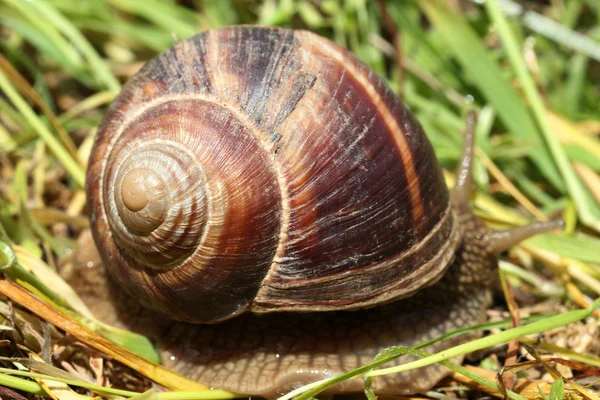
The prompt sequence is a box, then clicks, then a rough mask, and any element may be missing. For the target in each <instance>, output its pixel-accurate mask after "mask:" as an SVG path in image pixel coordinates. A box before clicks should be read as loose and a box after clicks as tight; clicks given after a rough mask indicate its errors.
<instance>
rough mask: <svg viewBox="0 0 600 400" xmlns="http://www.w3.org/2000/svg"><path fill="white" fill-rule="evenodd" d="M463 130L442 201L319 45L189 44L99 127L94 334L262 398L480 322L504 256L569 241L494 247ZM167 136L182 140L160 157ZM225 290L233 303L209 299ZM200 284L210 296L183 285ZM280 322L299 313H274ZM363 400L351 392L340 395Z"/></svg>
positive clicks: (344, 69) (263, 33)
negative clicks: (108, 331) (126, 337)
mask: <svg viewBox="0 0 600 400" xmlns="http://www.w3.org/2000/svg"><path fill="white" fill-rule="evenodd" d="M263 59H264V60H263ZM268 60H274V61H268ZM261 71H263V72H262V73H261ZM209 95H210V96H209ZM468 122H469V128H468V129H467V134H466V137H465V148H464V151H463V156H462V159H461V162H460V165H459V168H458V173H457V178H458V179H457V185H456V187H455V189H454V191H453V193H452V196H449V194H448V191H447V189H446V187H445V186H444V183H443V180H442V175H441V171H440V169H439V166H438V165H437V161H436V159H435V155H434V154H433V152H432V149H431V146H430V144H429V142H428V141H427V139H426V137H425V136H424V134H423V132H422V130H421V128H420V127H419V125H418V123H416V122H415V121H414V119H413V118H412V117H411V116H410V114H409V113H408V111H407V110H406V109H405V108H404V107H403V106H402V104H401V103H400V102H399V100H397V99H396V98H395V97H394V96H393V95H392V94H391V93H390V91H389V90H388V89H387V88H385V86H384V85H383V83H382V82H381V81H380V80H379V78H377V77H376V76H374V75H373V73H372V72H371V71H370V70H368V69H367V68H366V67H364V66H363V65H362V64H360V63H359V62H358V61H356V60H355V59H354V58H353V57H352V56H351V55H350V54H349V53H347V52H345V51H343V50H341V49H339V48H338V47H337V46H334V45H333V44H331V43H330V42H328V41H326V40H325V39H321V38H318V37H317V36H315V35H312V34H310V33H307V32H292V31H287V30H280V29H266V28H250V27H241V28H229V29H224V30H219V31H210V32H207V33H205V34H203V35H199V36H197V37H195V38H192V39H189V40H187V41H184V42H181V43H180V44H179V45H177V46H176V47H175V48H174V49H173V50H171V51H169V52H167V53H165V54H163V55H161V56H160V57H159V58H157V59H155V60H153V61H151V62H150V63H148V64H147V66H146V67H145V68H144V69H143V70H142V71H141V72H140V73H139V74H138V75H136V77H134V78H133V79H132V81H131V82H130V83H129V84H128V85H127V87H126V88H125V90H124V92H123V93H122V94H121V96H120V97H119V98H118V99H117V100H116V102H115V103H114V104H113V106H112V107H111V108H110V110H109V112H108V114H107V117H106V119H105V121H104V123H103V125H102V127H101V130H100V133H99V137H98V140H97V142H96V144H95V148H94V154H93V156H92V158H91V162H90V169H89V173H88V186H87V194H88V196H89V199H90V205H91V209H92V227H93V228H94V232H93V233H94V239H95V242H96V244H97V246H98V248H99V251H100V254H101V256H102V260H103V263H104V264H106V266H107V267H108V270H109V272H110V276H111V277H112V278H113V279H112V280H111V279H108V276H107V275H106V274H105V272H104V269H102V268H87V267H83V268H81V269H79V270H78V272H77V274H76V275H75V277H74V278H72V279H71V283H72V284H73V286H74V287H76V288H77V289H78V291H79V292H80V294H81V296H82V297H83V299H84V300H86V302H87V303H88V304H89V305H90V307H91V308H92V310H93V311H94V313H95V314H96V315H97V316H98V317H99V318H101V319H103V320H105V321H106V322H108V323H111V324H115V325H118V326H121V327H124V328H127V329H130V330H133V331H136V332H139V333H142V334H144V335H147V336H149V337H150V338H152V339H153V340H154V341H155V342H156V344H157V346H158V348H159V349H160V351H161V353H162V355H163V362H164V363H165V364H166V365H167V366H169V367H171V368H173V369H175V370H176V371H179V372H181V373H183V374H185V375H186V376H188V377H190V378H193V379H196V380H198V381H199V382H201V383H204V384H206V385H208V386H211V387H215V388H221V389H227V390H230V391H232V392H236V393H240V394H246V395H259V396H265V397H273V396H276V395H278V394H281V393H284V392H286V391H288V390H290V389H291V388H293V387H295V386H299V385H301V384H304V383H309V382H312V381H315V380H317V379H320V378H323V377H330V376H334V375H337V374H340V373H343V372H347V371H349V370H351V369H354V368H357V367H359V366H361V365H364V364H366V363H368V362H369V361H371V360H372V359H373V357H375V356H376V355H377V354H378V353H379V352H380V351H382V350H384V349H386V348H388V347H390V346H394V345H403V346H412V345H415V344H418V343H420V342H422V341H425V340H428V339H433V338H438V337H439V336H441V335H443V334H445V333H448V332H451V331H453V330H455V329H458V328H464V327H467V326H471V325H475V324H479V323H482V322H484V321H485V317H486V310H487V308H488V307H489V306H490V304H491V298H492V295H491V286H492V282H493V280H494V279H493V278H494V275H495V270H496V256H497V254H499V253H500V252H502V251H504V250H506V249H507V248H509V247H510V246H511V245H512V244H514V243H516V242H518V241H520V240H522V239H524V238H526V237H528V236H531V235H533V234H536V233H540V232H543V231H547V230H549V229H551V228H553V227H556V224H532V225H530V226H527V227H523V228H516V229H514V230H511V231H509V232H495V231H492V230H490V229H488V228H486V227H485V226H484V225H483V224H482V223H481V221H479V220H478V219H477V218H476V217H475V216H474V215H473V214H472V212H471V210H470V208H469V206H468V201H469V195H470V191H471V162H472V156H473V137H474V134H473V131H474V122H473V119H472V118H471V119H469V120H468ZM169 132H170V133H172V132H175V136H176V137H177V141H173V140H172V139H168V140H165V139H164V137H165V136H164V135H165V134H167V136H166V137H169V136H168V135H169ZM230 140H232V141H231V142H230ZM198 153H200V154H201V157H199V156H198ZM140 154H141V155H143V156H144V157H142V158H141V159H140V158H138V156H139V155H140ZM197 159H201V160H203V161H202V163H196V162H195V161H196V160H197ZM145 160H150V161H149V162H148V161H145ZM234 161H235V162H234ZM213 162H215V163H214V164H213ZM190 171H191V172H190ZM227 176H232V177H233V181H230V180H228V179H229V178H226V177H227ZM256 182H258V183H256ZM173 185H174V186H173ZM255 185H258V186H255ZM180 200H181V201H183V203H178V201H180ZM182 204H183V205H182ZM232 215H233V216H235V217H232ZM259 217H260V218H261V219H259ZM261 221H262V222H261ZM123 227H127V229H124V230H120V229H121V228H123ZM114 228H118V229H114ZM172 228H176V229H172ZM363 228H364V229H363ZM198 239H200V243H201V244H200V245H198ZM150 243H152V245H153V246H156V247H153V246H150ZM81 247H82V248H86V247H89V246H88V245H86V244H83V245H81ZM172 247H176V248H177V250H178V251H179V252H171V250H172ZM221 251H224V252H221ZM192 260H193V261H194V263H195V262H196V261H198V260H200V261H210V262H209V263H208V264H200V266H198V264H194V263H192ZM80 264H82V265H88V260H87V259H85V258H84V259H82V260H81V261H80ZM265 266H266V267H267V269H262V268H263V267H265ZM292 267H293V268H292ZM294 268H295V269H294ZM344 268H346V270H344ZM242 269H243V270H244V272H246V273H249V274H250V277H251V278H254V279H251V281H252V282H251V284H248V283H247V282H246V281H244V280H243V279H245V278H242V277H240V276H238V275H237V273H239V272H240V270H242ZM198 271H202V272H203V273H206V274H207V275H205V276H206V278H198V276H199V275H197V274H198V273H199V272H198ZM265 271H267V272H265ZM293 271H295V272H293ZM344 271H347V272H344ZM444 271H445V272H446V273H445V274H444V273H443V272H444ZM265 274H266V277H267V278H268V280H266V281H265V280H264V279H265ZM396 278H397V279H398V281H396V280H395V279H396ZM227 279H230V280H231V281H232V282H233V283H231V284H225V286H221V289H219V290H221V291H219V290H217V289H215V287H216V286H215V287H213V286H210V285H223V282H226V281H227ZM198 280H200V282H199V283H200V284H201V285H200V286H201V288H200V289H201V290H200V289H199V292H198V293H196V292H194V290H195V289H192V288H190V287H189V286H185V285H184V284H185V283H190V282H193V283H194V284H197V283H198V282H197V281H198ZM328 280H329V281H328ZM304 281H306V282H307V283H306V286H302V283H303V282H304ZM254 282H259V285H258V286H255V285H254ZM398 282H400V283H398ZM117 284H118V285H119V286H118V287H117ZM202 284H203V285H204V286H203V285H202ZM352 284H353V285H354V286H353V285H352ZM238 285H239V286H240V287H238ZM121 287H125V289H126V291H127V292H129V293H130V294H133V297H134V298H135V299H136V300H140V299H141V300H142V303H146V304H145V305H147V306H148V305H149V306H152V307H153V308H155V309H157V310H158V311H161V312H163V313H169V314H170V315H171V316H173V317H174V318H178V319H182V320H187V321H190V320H212V321H215V320H219V319H225V318H227V317H230V316H231V315H235V314H239V313H241V312H242V311H244V310H245V309H250V310H251V311H254V313H243V315H239V316H237V317H236V318H232V319H229V320H227V321H223V322H221V323H220V324H218V325H216V324H212V325H194V324H189V323H185V322H174V321H171V320H169V319H168V318H165V317H157V315H156V314H155V313H154V312H153V311H150V310H148V309H146V308H143V307H142V306H141V305H140V303H139V302H137V301H134V300H133V299H132V297H130V296H127V295H126V294H125V293H124V291H123V290H122V289H121ZM223 287H224V288H225V291H223ZM284 294H288V295H289V297H285V295H284ZM254 295H256V297H255V298H254V300H252V298H251V296H254ZM409 295H410V296H409ZM403 296H409V297H406V298H402V299H398V298H399V297H403ZM211 298H212V299H211ZM230 299H233V300H234V301H233V302H228V301H227V300H230ZM393 299H396V301H391V300H393ZM163 300H166V303H164V304H163V303H162V301H163ZM208 300H215V301H216V303H207V301H208ZM241 300H243V301H241ZM377 302H382V303H385V304H382V305H378V306H377V307H371V306H375V305H376V303H377ZM232 304H233V305H234V306H236V307H232ZM365 306H368V307H371V308H367V309H360V310H354V311H330V312H313V313H293V312H289V311H291V310H303V311H308V310H324V309H338V310H339V309H344V308H348V309H354V308H359V307H365ZM213 309H214V310H213ZM274 309H277V310H287V311H288V312H278V313H275V312H273V313H266V312H267V311H272V310H274ZM207 311H210V312H211V313H208V312H207ZM213 311H214V312H213ZM261 313H262V314H261ZM474 335H476V334H474V333H469V334H463V335H460V336H455V337H452V338H450V339H447V340H445V341H443V342H436V343H434V344H432V345H429V346H427V347H425V348H424V349H423V350H424V351H427V352H437V351H440V350H443V349H446V348H449V347H452V346H454V345H456V344H458V343H463V342H465V341H467V340H469V339H471V338H472V337H473V336H474ZM409 358H410V356H405V357H400V358H399V359H396V360H394V361H391V362H390V363H389V365H392V364H394V365H395V364H400V363H403V362H405V361H406V360H407V359H409ZM447 373H448V371H446V370H444V369H443V367H441V366H439V365H434V366H429V367H425V368H421V369H417V370H413V371H409V372H405V373H400V374H394V375H390V376H385V377H379V378H376V379H375V380H374V384H373V388H374V390H375V392H376V393H378V394H407V393H415V392H423V391H426V390H428V389H429V388H431V386H433V385H434V384H435V383H436V382H438V381H439V380H440V379H441V378H443V377H444V376H445V375H446V374H447ZM362 387H363V381H362V380H361V379H353V380H350V381H347V382H344V383H341V384H338V385H337V386H335V387H333V388H332V389H331V392H332V393H345V392H356V391H361V390H362Z"/></svg>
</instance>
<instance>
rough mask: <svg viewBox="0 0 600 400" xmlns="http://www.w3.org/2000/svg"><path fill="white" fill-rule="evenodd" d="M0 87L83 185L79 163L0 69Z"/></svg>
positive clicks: (72, 175)
mask: <svg viewBox="0 0 600 400" xmlns="http://www.w3.org/2000/svg"><path fill="white" fill-rule="evenodd" d="M0 89H2V91H3V92H4V93H5V94H6V96H7V97H8V98H9V99H10V101H11V102H12V103H13V104H14V105H15V107H16V108H17V109H18V110H19V112H20V113H21V114H23V116H25V118H26V119H27V122H28V123H29V124H30V125H31V126H32V127H33V129H34V130H35V131H36V133H37V134H38V135H39V136H40V138H42V140H43V141H44V142H45V143H46V145H47V146H48V147H49V148H50V150H51V151H52V152H53V153H54V155H55V156H56V158H57V160H58V161H59V162H60V163H62V164H63V165H64V166H65V168H66V170H67V171H68V172H69V174H70V175H71V177H72V178H73V180H74V181H75V183H77V184H78V185H79V186H81V187H83V185H84V182H85V173H84V171H83V169H82V168H81V166H80V165H79V163H77V161H75V160H74V159H73V158H72V157H71V155H70V154H69V152H68V151H67V149H65V148H64V147H63V146H62V145H61V143H60V141H59V140H58V139H57V138H56V137H54V135H52V133H51V132H50V131H49V130H48V128H47V127H46V125H44V123H43V122H42V120H41V119H40V118H39V117H38V116H37V115H36V114H35V113H34V112H33V110H32V109H31V107H30V106H29V105H28V104H27V102H25V100H23V98H22V97H21V96H20V95H19V93H17V91H16V90H15V88H14V87H13V86H12V85H11V83H10V82H9V81H8V79H7V77H6V75H4V73H3V72H1V71H0Z"/></svg>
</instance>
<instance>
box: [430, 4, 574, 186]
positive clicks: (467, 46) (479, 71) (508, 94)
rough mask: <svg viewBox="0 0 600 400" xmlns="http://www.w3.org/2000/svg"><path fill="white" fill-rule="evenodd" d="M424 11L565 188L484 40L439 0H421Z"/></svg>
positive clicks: (532, 155)
mask: <svg viewBox="0 0 600 400" xmlns="http://www.w3.org/2000/svg"><path fill="white" fill-rule="evenodd" d="M420 5H421V7H422V9H423V11H424V12H425V14H426V15H427V17H428V18H429V20H430V21H431V22H432V24H433V25H434V26H435V28H436V29H438V30H439V31H440V33H441V36H442V38H444V39H445V40H446V45H447V46H448V48H449V50H450V51H451V52H452V53H453V54H454V57H456V59H457V60H458V61H459V62H460V64H461V65H462V67H463V68H464V69H465V70H466V72H467V73H468V74H469V76H470V77H471V79H472V81H473V83H474V84H475V85H476V86H477V88H478V89H479V90H480V91H481V93H482V94H483V95H484V96H485V98H486V99H487V101H488V102H489V103H490V104H492V105H493V106H494V108H495V109H496V110H497V112H498V118H499V119H500V120H501V121H502V122H503V124H504V125H505V126H506V127H507V128H508V129H509V130H511V131H512V133H513V134H514V135H518V137H519V139H520V140H522V141H524V142H526V143H527V145H528V147H529V148H531V149H532V151H531V153H530V154H529V157H530V158H531V159H532V160H533V161H534V163H535V164H536V165H537V167H538V168H539V170H540V172H541V173H542V174H544V176H545V177H546V178H547V179H548V180H549V181H550V182H552V184H553V185H554V186H555V187H556V188H558V189H563V188H564V186H565V185H564V182H563V180H562V177H561V176H560V174H559V172H558V170H557V169H556V166H555V165H554V162H553V160H552V158H551V157H550V154H549V153H548V149H547V148H546V146H545V145H544V143H543V141H542V140H541V138H540V137H539V135H538V133H537V128H536V126H535V123H534V121H533V119H532V117H531V115H530V114H529V112H528V110H527V107H526V106H525V104H524V103H523V100H522V99H521V97H519V94H518V93H517V91H516V90H515V89H514V88H513V86H512V85H511V83H510V81H509V80H507V79H506V78H505V75H504V73H503V71H502V69H501V68H500V66H499V65H498V63H497V62H496V61H493V60H492V59H491V58H490V55H489V53H488V51H487V50H486V49H485V47H484V45H483V43H482V42H481V39H480V38H479V37H478V36H477V34H476V33H475V32H474V31H473V29H472V28H471V27H470V26H469V25H468V23H467V22H466V21H465V20H464V19H463V18H461V17H459V16H458V15H456V14H455V13H454V12H453V11H451V10H450V9H449V8H447V7H446V6H445V4H443V3H442V2H441V1H439V0H427V1H423V2H421V3H420Z"/></svg>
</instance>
